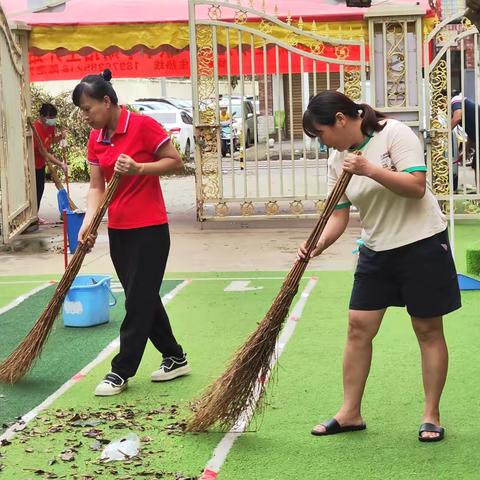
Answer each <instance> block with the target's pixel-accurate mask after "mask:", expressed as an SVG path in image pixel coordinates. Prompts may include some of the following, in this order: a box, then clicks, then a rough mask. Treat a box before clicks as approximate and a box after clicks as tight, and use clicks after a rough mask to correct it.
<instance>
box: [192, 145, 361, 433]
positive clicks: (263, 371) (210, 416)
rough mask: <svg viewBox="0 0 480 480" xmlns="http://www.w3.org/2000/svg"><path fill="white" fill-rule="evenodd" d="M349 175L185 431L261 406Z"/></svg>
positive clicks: (228, 421) (227, 422) (230, 421)
mask: <svg viewBox="0 0 480 480" xmlns="http://www.w3.org/2000/svg"><path fill="white" fill-rule="evenodd" d="M357 153H358V152H357ZM351 177H352V174H351V173H348V172H345V171H343V172H342V174H341V175H340V178H339V179H338V181H337V183H336V185H335V187H334V189H333V190H332V192H331V194H330V195H329V196H328V199H327V201H326V205H325V208H324V210H323V212H322V214H321V216H320V219H319V220H318V222H317V225H316V226H315V228H314V229H313V231H312V233H311V234H310V237H309V238H308V240H307V243H306V251H307V254H306V256H305V259H302V260H298V261H296V262H295V264H294V265H293V267H292V269H291V270H290V272H289V274H288V275H287V277H286V278H285V280H284V282H283V285H282V288H281V290H280V292H279V294H278V295H277V297H276V298H275V300H274V302H273V304H272V306H271V307H270V310H269V311H268V312H267V314H266V315H265V318H264V319H263V320H262V322H261V323H260V324H259V325H258V327H257V329H256V330H255V331H254V332H253V333H252V334H251V335H250V337H249V338H248V340H247V341H246V342H245V344H244V345H243V346H242V347H241V348H240V349H239V350H238V351H237V353H236V354H235V355H234V357H233V359H232V360H231V362H230V365H229V366H228V367H227V369H226V371H225V372H224V373H223V375H222V376H220V377H219V378H218V379H217V380H216V381H215V382H213V383H212V384H211V385H210V386H209V387H208V388H207V389H206V391H205V392H204V394H203V395H202V396H201V398H200V399H199V401H198V402H197V403H196V405H195V410H196V413H195V415H194V416H193V417H192V418H191V419H190V420H189V421H188V422H187V427H186V430H187V431H190V432H203V431H206V430H207V429H208V427H210V426H212V425H213V424H218V425H219V426H220V427H221V428H223V429H226V430H230V429H231V428H232V427H233V426H234V425H235V423H236V422H237V421H238V420H239V419H240V418H242V417H244V416H245V412H251V411H253V410H254V409H255V406H256V405H259V406H260V407H261V403H260V402H261V399H262V396H263V393H264V389H265V383H266V380H267V379H268V377H269V374H270V370H271V360H272V356H273V355H274V352H275V344H276V341H277V338H278V336H279V334H280V331H281V329H282V326H283V323H284V321H285V318H286V317H287V315H288V310H289V308H290V305H291V303H292V300H293V298H294V297H295V295H296V293H297V291H298V285H299V283H300V280H301V278H302V275H303V273H304V272H305V269H306V268H307V264H308V262H309V260H310V253H311V252H312V251H313V249H314V248H315V246H316V245H317V242H318V240H319V238H320V235H321V234H322V232H323V230H324V228H325V225H326V224H327V221H328V219H329V218H330V216H331V215H332V213H333V211H334V209H335V207H336V205H337V204H338V202H339V200H340V199H341V197H342V196H343V194H344V193H345V190H346V188H347V186H348V183H349V182H350V179H351Z"/></svg>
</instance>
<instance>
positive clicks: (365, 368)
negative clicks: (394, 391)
mask: <svg viewBox="0 0 480 480" xmlns="http://www.w3.org/2000/svg"><path fill="white" fill-rule="evenodd" d="M384 314H385V309H383V310H373V311H363V310H350V312H349V314H348V335H347V344H346V346H345V352H344V356H343V392H344V398H343V405H342V407H341V408H340V410H339V411H338V413H337V414H336V415H335V419H336V420H337V422H338V423H339V424H340V425H341V426H343V425H359V424H361V423H362V422H363V420H362V415H361V412H360V410H361V403H362V397H363V391H364V390H365V383H366V381H367V377H368V373H369V372H370V364H371V362H372V340H373V339H374V338H375V335H376V334H377V332H378V329H379V328H380V325H381V323H382V319H383V316H384ZM314 430H316V431H318V432H323V431H325V427H324V426H323V425H317V426H316V427H315V428H314Z"/></svg>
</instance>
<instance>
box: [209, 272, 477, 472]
mask: <svg viewBox="0 0 480 480" xmlns="http://www.w3.org/2000/svg"><path fill="white" fill-rule="evenodd" d="M319 278H320V281H319V284H318V286H317V287H316V289H315V290H314V291H313V293H312V298H311V299H310V300H309V302H308V304H307V306H306V309H305V312H304V315H303V316H302V318H301V319H300V321H299V323H298V327H297V330H296V332H295V334H294V336H293V337H292V340H291V341H290V343H289V344H288V347H287V349H286V351H285V353H284V355H283V356H282V357H281V358H280V368H279V371H278V375H277V384H276V385H274V386H273V387H272V386H271V388H270V389H269V405H268V408H267V409H266V411H265V414H264V415H263V416H260V417H259V418H258V419H257V422H256V423H257V424H258V427H259V428H258V431H257V432H256V433H247V434H244V435H243V436H242V437H241V438H240V439H239V440H238V442H237V443H236V445H235V447H234V449H233V450H232V452H231V454H230V455H229V457H228V458H227V461H226V463H225V465H224V467H223V468H222V470H221V471H220V475H219V476H218V479H219V480H240V479H242V480H243V479H244V478H245V475H246V474H247V472H248V478H249V479H252V480H257V479H258V480H260V479H261V480H279V479H281V480H287V479H292V480H293V479H295V480H296V479H300V478H301V479H317V478H318V479H342V480H343V479H345V480H350V479H368V480H370V479H371V480H373V479H385V478H391V479H395V480H400V479H405V480H407V479H412V478H421V479H429V480H437V479H449V480H450V479H460V478H461V479H462V480H466V479H468V480H470V479H471V480H474V479H477V478H479V465H480V464H479V460H478V451H479V450H480V437H479V436H478V430H479V429H480V417H479V415H478V399H479V398H480V381H479V379H480V362H479V361H478V358H479V356H480V328H479V323H478V322H479V319H478V313H477V312H478V310H479V308H480V292H463V295H462V299H463V304H464V307H463V308H462V309H461V310H459V311H458V312H455V313H453V314H451V315H449V316H448V317H447V318H446V320H445V326H446V337H447V341H448V344H449V349H450V371H449V378H448V381H447V385H446V388H445V392H444V396H443V401H442V422H443V424H444V426H445V428H446V432H447V433H446V438H445V440H444V441H443V442H440V443H438V444H422V443H420V442H419V441H418V440H417V431H418V426H419V424H420V421H421V414H422V408H423V390H422V382H421V376H420V373H421V371H420V355H419V349H418V344H417V341H416V339H415V336H414V333H413V330H412V328H411V325H410V319H409V317H408V315H407V313H406V312H405V311H404V310H403V309H400V308H392V309H390V310H389V311H388V312H387V315H386V317H385V319H384V323H383V325H382V328H381V330H380V333H379V335H378V337H377V338H376V340H375V345H374V358H373V365H372V370H371V374H370V378H369V381H368V384H367V389H366V394H365V399H364V405H363V413H364V419H365V421H366V422H367V425H368V428H367V430H366V431H364V432H356V433H351V434H344V435H336V436H331V437H314V436H312V435H311V434H310V430H311V428H312V427H313V426H314V425H315V424H317V423H320V422H321V421H323V420H326V419H328V418H330V417H332V416H333V415H334V414H335V413H336V412H337V410H338V408H339V407H340V405H341V402H342V378H341V369H342V355H343V347H344V343H345V337H346V318H347V306H348V298H349V284H350V283H351V274H345V273H330V272H329V273H320V274H319Z"/></svg>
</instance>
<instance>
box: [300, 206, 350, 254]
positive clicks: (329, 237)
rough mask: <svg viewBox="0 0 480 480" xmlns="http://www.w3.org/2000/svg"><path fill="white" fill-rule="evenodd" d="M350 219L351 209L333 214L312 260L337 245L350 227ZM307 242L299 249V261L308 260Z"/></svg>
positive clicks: (340, 210)
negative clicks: (333, 244)
mask: <svg viewBox="0 0 480 480" xmlns="http://www.w3.org/2000/svg"><path fill="white" fill-rule="evenodd" d="M349 219H350V208H340V209H337V210H335V211H334V212H333V213H332V216H331V217H330V218H329V219H328V222H327V225H326V226H325V229H324V231H323V233H322V235H321V237H320V239H319V240H318V242H317V246H316V247H315V248H314V249H313V250H312V252H311V253H310V258H313V257H316V256H318V255H320V254H321V253H322V252H323V251H324V250H326V249H327V248H328V247H329V246H330V245H332V243H335V242H336V241H337V239H338V238H339V237H340V236H341V235H342V233H343V232H344V231H345V229H346V228H347V225H348V221H349ZM306 245H307V242H304V243H302V244H301V245H300V247H298V250H297V261H299V260H301V259H304V258H306V256H307V246H306Z"/></svg>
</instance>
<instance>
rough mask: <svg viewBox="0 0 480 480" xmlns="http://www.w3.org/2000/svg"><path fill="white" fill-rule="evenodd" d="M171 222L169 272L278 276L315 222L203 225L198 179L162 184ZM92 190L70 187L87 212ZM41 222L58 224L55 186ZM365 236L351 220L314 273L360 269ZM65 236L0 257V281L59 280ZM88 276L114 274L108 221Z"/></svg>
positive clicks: (52, 233)
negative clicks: (198, 215)
mask: <svg viewBox="0 0 480 480" xmlns="http://www.w3.org/2000/svg"><path fill="white" fill-rule="evenodd" d="M162 188H163V192H164V196H165V201H166V204H167V210H168V213H169V220H170V232H171V237H172V248H171V252H170V257H169V262H168V266H167V270H168V271H170V272H219V271H276V270H289V269H290V267H291V265H292V262H293V261H294V258H295V252H296V249H297V247H298V245H299V244H300V243H301V242H303V241H304V240H305V239H306V238H307V237H308V235H309V234H310V232H311V229H312V228H313V226H314V223H315V222H314V221H313V220H282V219H273V220H268V221H265V222H263V221H260V222H259V221H251V222H245V221H242V222H241V223H239V222H212V223H207V224H205V223H204V224H203V225H200V224H198V223H197V221H196V219H195V179H194V177H193V176H189V177H171V178H166V179H162ZM87 190H88V184H81V183H74V184H71V185H70V193H71V197H72V199H73V200H74V201H75V203H76V204H77V205H78V206H79V208H82V207H83V208H84V207H85V199H86V193H87ZM40 217H42V218H44V219H46V220H48V221H49V222H52V224H54V223H55V222H59V215H58V210H57V203H56V190H55V186H54V185H53V184H51V183H48V184H47V185H46V189H45V194H44V198H43V200H42V205H41V208H40ZM359 234H360V228H359V225H358V221H357V220H352V222H351V226H349V228H348V229H347V231H346V232H345V234H344V235H343V236H342V238H341V239H340V240H339V241H338V242H337V243H336V244H335V245H333V246H332V247H331V248H330V249H328V250H327V251H326V252H325V253H324V254H323V255H321V256H320V257H319V258H317V259H314V260H313V261H312V262H311V266H310V269H313V270H349V269H352V268H353V266H354V263H355V257H354V255H352V250H353V248H355V239H356V238H358V236H359ZM62 252H63V233H62V226H61V224H60V223H57V224H54V225H48V226H42V227H40V231H39V232H38V233H36V234H29V235H22V238H20V239H19V240H17V241H16V242H14V243H13V244H12V246H11V248H10V249H9V251H5V252H2V253H0V275H34V274H55V273H62V272H63V271H64V264H63V254H62ZM82 271H83V272H87V273H113V272H114V269H113V266H112V263H111V261H110V257H109V248H108V238H107V227H106V222H105V221H104V222H103V223H102V225H101V227H100V229H99V237H98V240H97V244H96V245H95V248H94V249H93V251H92V252H91V253H90V254H88V255H87V257H86V258H85V261H84V263H83V266H82Z"/></svg>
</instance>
